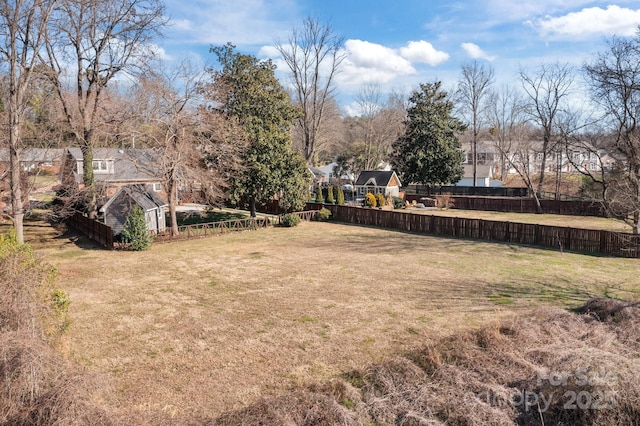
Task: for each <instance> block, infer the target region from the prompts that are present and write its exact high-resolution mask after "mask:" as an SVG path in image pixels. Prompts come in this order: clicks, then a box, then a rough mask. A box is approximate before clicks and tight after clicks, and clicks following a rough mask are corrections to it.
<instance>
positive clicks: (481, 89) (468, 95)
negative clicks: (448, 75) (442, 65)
mask: <svg viewBox="0 0 640 426" xmlns="http://www.w3.org/2000/svg"><path fill="white" fill-rule="evenodd" d="M493 79H494V71H493V67H491V66H490V65H485V64H484V63H482V62H479V61H477V60H474V61H472V62H468V63H465V64H462V76H461V77H460V80H459V81H458V89H457V91H456V94H455V98H456V100H457V102H458V103H459V108H460V110H461V111H462V113H463V116H464V117H465V118H466V121H467V124H470V126H469V130H471V161H472V163H471V164H472V165H473V186H474V187H475V186H476V184H477V175H478V136H479V134H480V130H481V129H482V126H483V124H484V122H485V120H486V112H487V107H488V104H487V102H486V101H487V98H488V97H489V95H490V88H491V85H492V84H493Z"/></svg>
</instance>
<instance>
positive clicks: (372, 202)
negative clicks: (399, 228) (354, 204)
mask: <svg viewBox="0 0 640 426" xmlns="http://www.w3.org/2000/svg"><path fill="white" fill-rule="evenodd" d="M364 205H365V206H366V207H375V206H376V205H378V201H377V200H376V196H375V195H373V194H372V193H370V192H367V195H365V196H364Z"/></svg>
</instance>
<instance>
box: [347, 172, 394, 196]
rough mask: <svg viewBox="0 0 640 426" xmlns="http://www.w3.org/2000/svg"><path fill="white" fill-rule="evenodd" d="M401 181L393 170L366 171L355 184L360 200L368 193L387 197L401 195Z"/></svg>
mask: <svg viewBox="0 0 640 426" xmlns="http://www.w3.org/2000/svg"><path fill="white" fill-rule="evenodd" d="M401 186H402V184H401V183H400V179H399V178H398V175H396V172H394V171H391V170H366V171H363V172H362V173H360V176H358V180H356V183H355V190H356V193H357V197H358V198H362V197H364V196H365V195H366V194H367V192H371V193H373V194H378V193H382V195H384V196H385V197H386V196H388V195H392V196H394V197H397V196H399V195H400V187H401Z"/></svg>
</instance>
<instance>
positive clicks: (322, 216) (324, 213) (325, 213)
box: [316, 207, 331, 222]
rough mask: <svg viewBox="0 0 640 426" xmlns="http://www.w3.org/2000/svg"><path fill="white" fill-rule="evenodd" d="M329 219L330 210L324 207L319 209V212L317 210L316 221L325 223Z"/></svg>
mask: <svg viewBox="0 0 640 426" xmlns="http://www.w3.org/2000/svg"><path fill="white" fill-rule="evenodd" d="M330 218H331V210H329V209H327V208H325V207H323V208H321V209H320V210H318V213H316V220H319V221H321V222H326V221H327V220H329V219H330Z"/></svg>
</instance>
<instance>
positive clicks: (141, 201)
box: [100, 185, 167, 212]
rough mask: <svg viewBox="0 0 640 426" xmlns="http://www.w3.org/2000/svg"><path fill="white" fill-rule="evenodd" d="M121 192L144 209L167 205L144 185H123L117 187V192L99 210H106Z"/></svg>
mask: <svg viewBox="0 0 640 426" xmlns="http://www.w3.org/2000/svg"><path fill="white" fill-rule="evenodd" d="M123 192H124V193H125V194H127V195H128V196H129V197H130V198H131V199H132V200H133V201H135V203H136V204H137V205H139V206H140V207H141V208H142V210H144V211H149V210H155V209H157V208H162V207H165V206H167V203H166V202H165V201H164V200H162V199H161V198H160V197H158V196H157V195H156V194H154V193H153V192H149V191H147V189H146V188H145V187H144V185H125V186H123V187H121V188H120V189H118V192H116V193H115V194H113V197H111V198H110V199H109V201H107V202H106V203H105V204H104V206H102V208H101V209H100V211H101V212H105V211H107V210H108V209H109V207H110V206H111V204H112V203H113V202H114V200H116V199H118V197H119V196H120V195H121V194H122V193H123Z"/></svg>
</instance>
